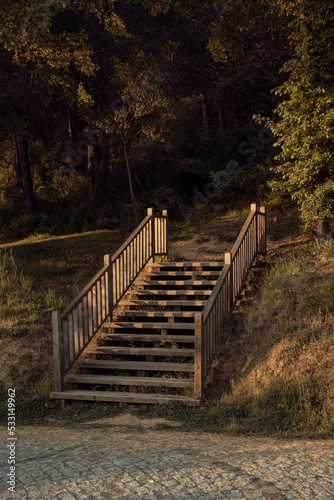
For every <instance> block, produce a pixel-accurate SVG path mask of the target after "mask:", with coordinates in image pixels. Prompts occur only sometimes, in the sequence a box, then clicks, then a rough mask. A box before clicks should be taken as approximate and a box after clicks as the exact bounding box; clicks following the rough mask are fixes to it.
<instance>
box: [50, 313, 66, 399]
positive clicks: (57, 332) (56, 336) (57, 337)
mask: <svg viewBox="0 0 334 500" xmlns="http://www.w3.org/2000/svg"><path fill="white" fill-rule="evenodd" d="M52 335H53V365H54V380H55V391H56V392H61V391H63V390H64V356H65V353H64V336H63V331H62V328H61V317H60V312H59V311H52Z"/></svg>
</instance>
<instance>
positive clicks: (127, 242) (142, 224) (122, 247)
mask: <svg viewBox="0 0 334 500" xmlns="http://www.w3.org/2000/svg"><path fill="white" fill-rule="evenodd" d="M151 217H152V216H151V215H147V216H146V217H145V219H144V220H143V221H142V222H141V223H140V224H139V226H138V227H137V228H136V229H135V230H134V231H133V233H132V234H130V236H129V237H128V239H127V240H126V241H125V242H124V243H123V245H122V246H121V247H120V248H119V249H118V250H117V252H115V253H114V255H113V256H112V257H111V260H113V261H114V260H116V259H117V257H119V256H120V254H121V253H122V252H123V251H124V250H125V248H126V247H128V246H129V245H130V243H132V242H133V240H134V239H135V237H136V236H137V234H138V233H139V232H140V231H141V230H142V229H143V227H144V226H145V224H146V223H147V222H148V221H149V220H150V219H151Z"/></svg>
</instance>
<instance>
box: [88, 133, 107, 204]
mask: <svg viewBox="0 0 334 500" xmlns="http://www.w3.org/2000/svg"><path fill="white" fill-rule="evenodd" d="M108 158H109V142H108V136H107V134H103V137H102V142H101V144H99V145H94V144H91V143H89V144H88V158H87V170H88V186H89V199H90V201H91V202H95V201H97V200H103V199H104V198H105V194H106V184H107V172H108Z"/></svg>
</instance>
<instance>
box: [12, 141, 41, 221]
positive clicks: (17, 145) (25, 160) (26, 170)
mask: <svg viewBox="0 0 334 500" xmlns="http://www.w3.org/2000/svg"><path fill="white" fill-rule="evenodd" d="M14 151H15V158H14V168H15V174H16V176H17V178H18V179H22V182H23V190H24V197H25V201H26V206H27V210H28V213H29V214H33V213H35V211H36V198H35V193H34V186H33V182H32V177H31V169H30V163H29V156H28V143H27V141H26V139H24V138H22V137H14Z"/></svg>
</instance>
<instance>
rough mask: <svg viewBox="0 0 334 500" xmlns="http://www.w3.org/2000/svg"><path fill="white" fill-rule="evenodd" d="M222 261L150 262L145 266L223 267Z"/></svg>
mask: <svg viewBox="0 0 334 500" xmlns="http://www.w3.org/2000/svg"><path fill="white" fill-rule="evenodd" d="M224 265H225V263H224V262H214V261H213V262H152V263H151V264H147V266H146V267H152V268H155V267H224Z"/></svg>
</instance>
